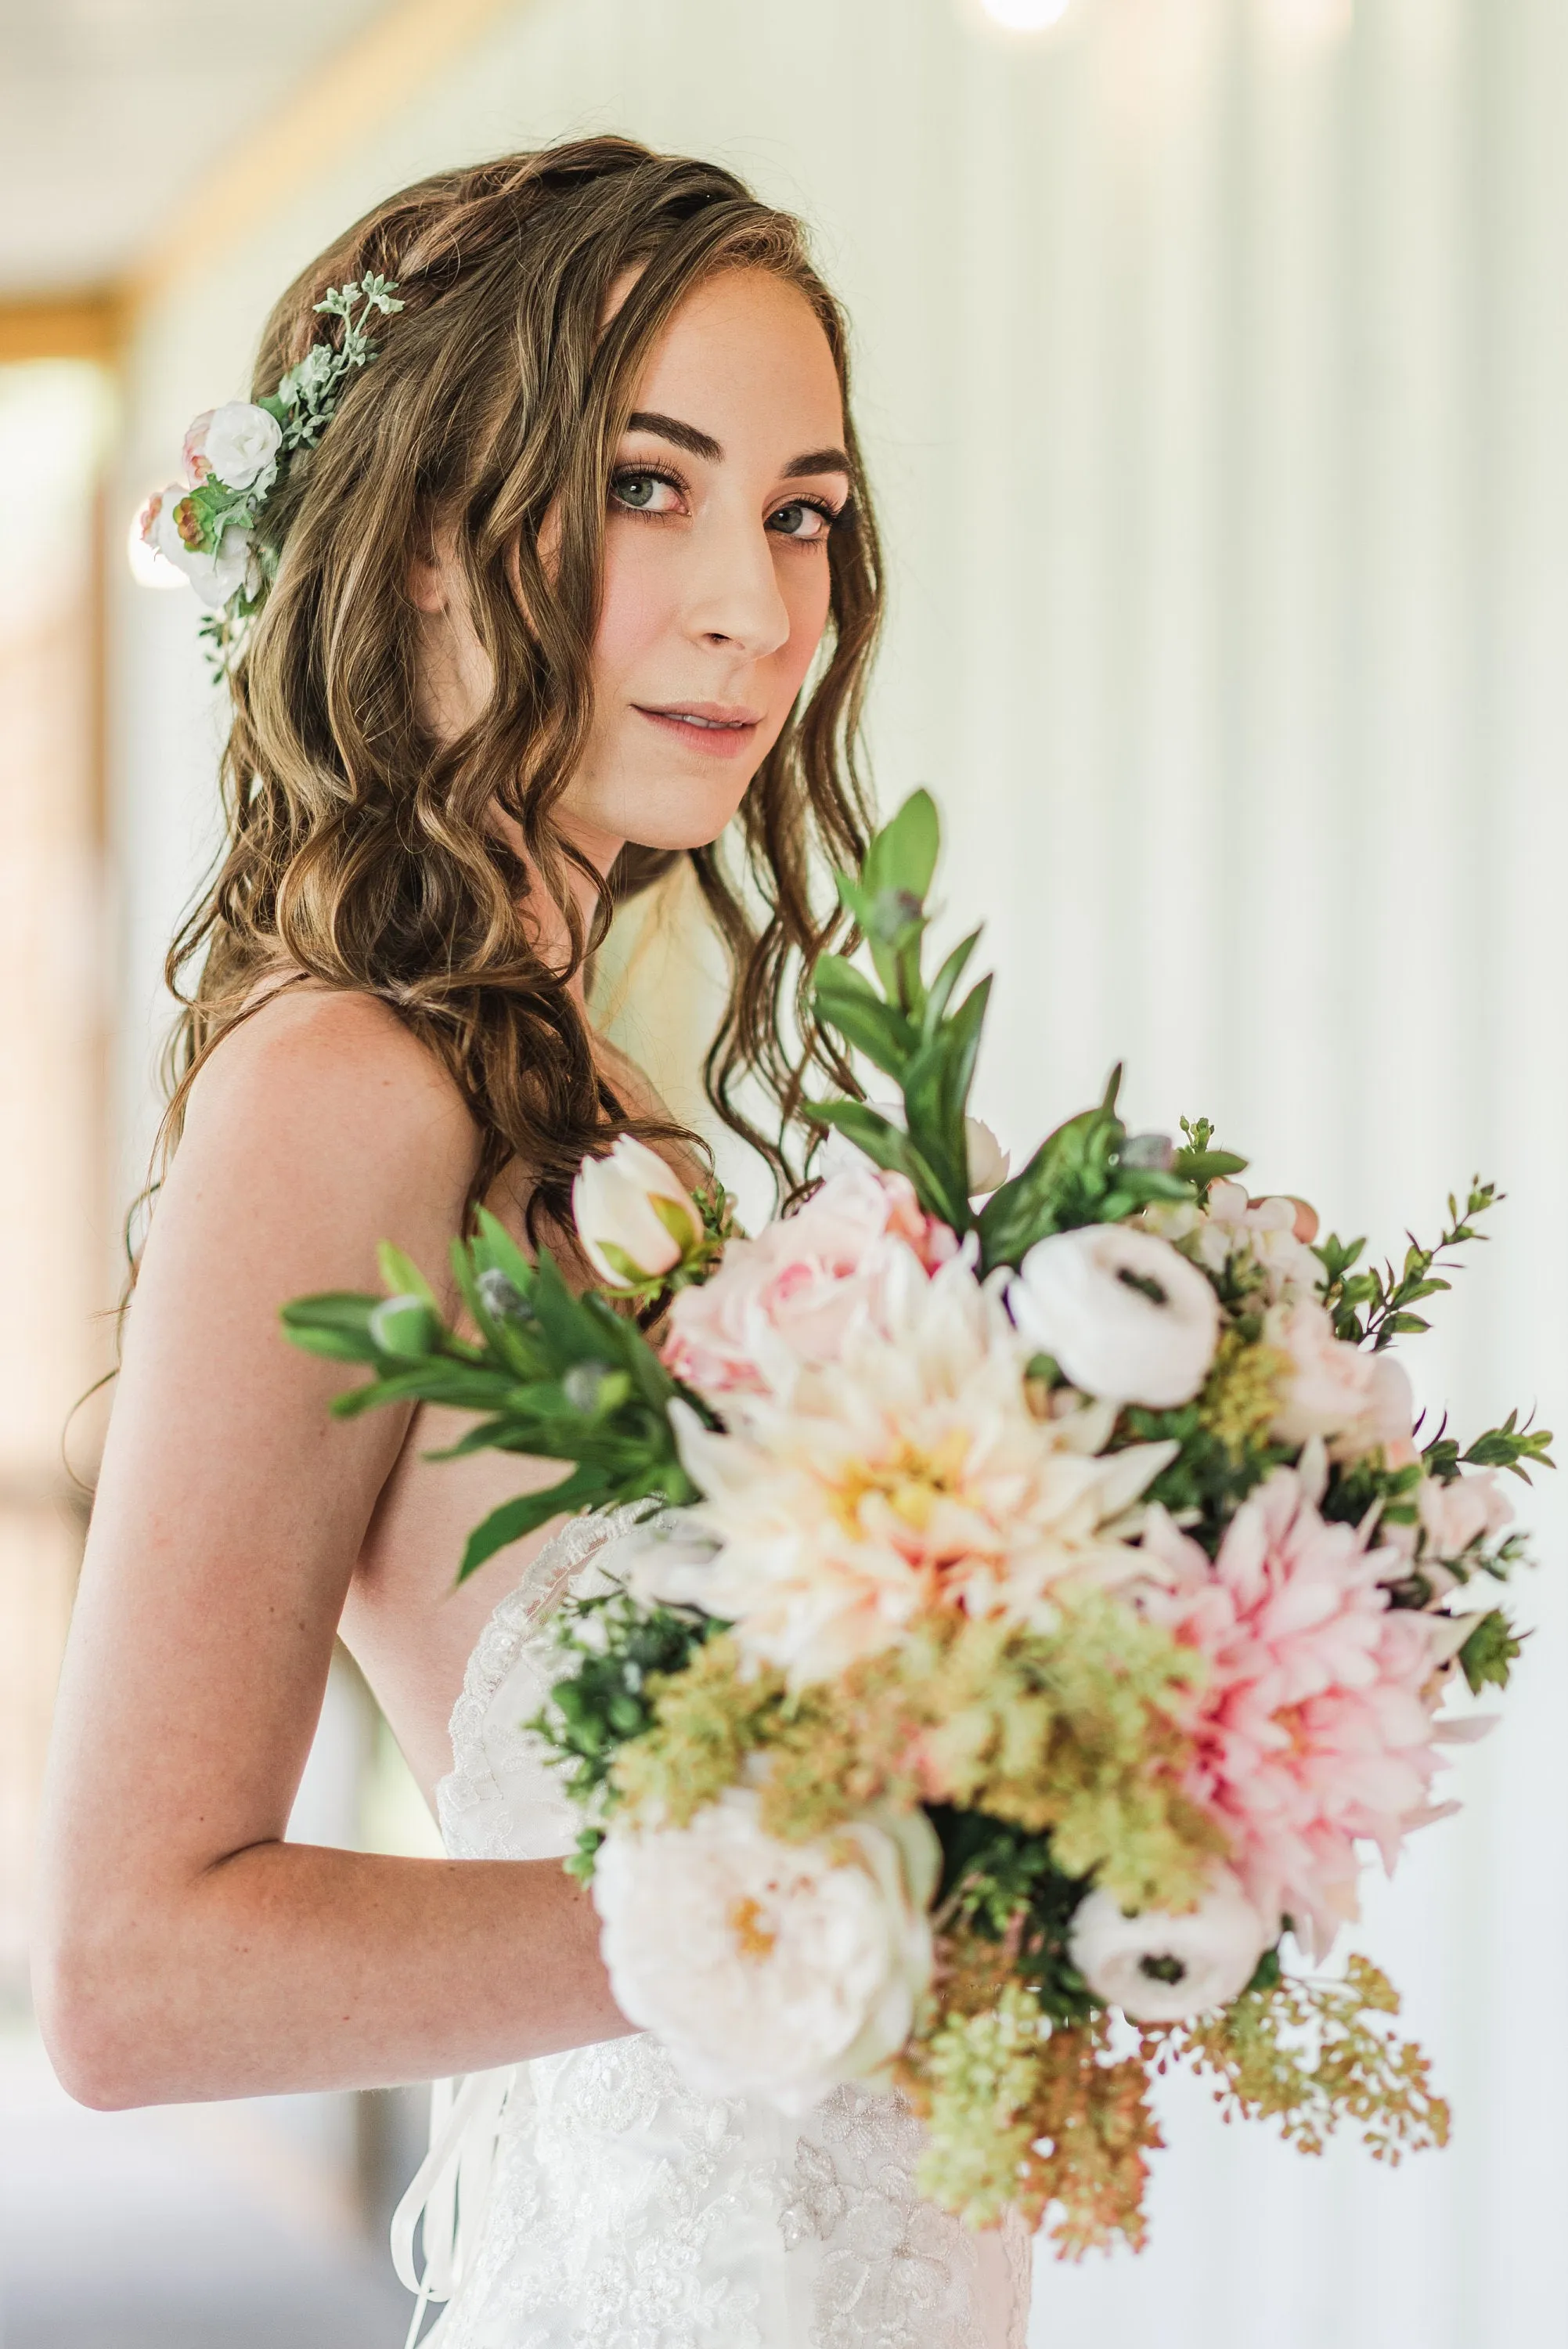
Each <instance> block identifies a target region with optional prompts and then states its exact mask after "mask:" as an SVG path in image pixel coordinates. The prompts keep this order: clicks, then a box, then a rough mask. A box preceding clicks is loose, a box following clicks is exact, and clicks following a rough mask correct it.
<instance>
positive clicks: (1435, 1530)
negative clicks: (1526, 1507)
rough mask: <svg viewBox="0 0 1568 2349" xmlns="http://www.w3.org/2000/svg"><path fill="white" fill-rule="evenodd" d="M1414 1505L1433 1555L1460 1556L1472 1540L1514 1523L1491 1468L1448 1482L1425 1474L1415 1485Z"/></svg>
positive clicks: (1506, 1498) (1504, 1494) (1511, 1506)
mask: <svg viewBox="0 0 1568 2349" xmlns="http://www.w3.org/2000/svg"><path fill="white" fill-rule="evenodd" d="M1416 1506H1417V1508H1418V1510H1419V1512H1420V1517H1421V1524H1422V1526H1423V1528H1424V1529H1425V1532H1426V1537H1427V1551H1428V1555H1429V1556H1430V1557H1439V1558H1442V1557H1462V1556H1463V1555H1464V1553H1465V1551H1466V1550H1467V1549H1469V1548H1470V1545H1471V1544H1472V1543H1473V1542H1478V1541H1483V1540H1486V1539H1488V1538H1489V1537H1491V1535H1492V1534H1500V1533H1501V1532H1502V1531H1503V1530H1504V1528H1505V1527H1506V1526H1511V1524H1512V1523H1513V1503H1512V1502H1511V1500H1510V1499H1509V1497H1508V1495H1507V1494H1506V1493H1505V1492H1504V1491H1503V1489H1502V1486H1501V1484H1500V1483H1499V1481H1498V1477H1497V1473H1496V1471H1495V1470H1494V1469H1491V1468H1483V1469H1481V1470H1480V1472H1479V1473H1478V1474H1476V1475H1470V1476H1456V1477H1455V1478H1454V1479H1453V1481H1452V1483H1451V1484H1448V1485H1445V1484H1443V1483H1441V1482H1440V1481H1439V1479H1437V1478H1435V1477H1428V1478H1427V1479H1426V1480H1425V1482H1424V1483H1423V1484H1421V1485H1419V1486H1418V1488H1417V1492H1416Z"/></svg>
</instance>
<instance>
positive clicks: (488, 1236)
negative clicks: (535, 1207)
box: [471, 1207, 537, 1297]
mask: <svg viewBox="0 0 1568 2349" xmlns="http://www.w3.org/2000/svg"><path fill="white" fill-rule="evenodd" d="M471 1249H472V1255H473V1261H474V1264H475V1266H476V1268H477V1269H478V1270H479V1271H480V1272H490V1271H491V1270H494V1271H496V1272H504V1273H505V1275H506V1277H507V1278H508V1279H509V1280H510V1281H511V1285H512V1287H513V1288H515V1289H516V1290H517V1291H518V1294H519V1295H520V1296H521V1297H529V1296H530V1295H531V1292H532V1288H533V1283H534V1276H535V1272H536V1269H537V1268H536V1267H535V1266H533V1265H531V1263H530V1262H529V1260H528V1258H527V1257H525V1256H524V1254H523V1252H522V1250H521V1248H520V1247H518V1244H517V1242H516V1241H515V1240H514V1239H513V1238H512V1236H511V1233H510V1232H509V1231H508V1230H507V1227H506V1226H505V1225H504V1224H503V1223H501V1222H500V1220H499V1219H498V1218H497V1217H496V1216H492V1215H491V1213H490V1209H489V1208H488V1207H481V1208H480V1212H479V1237H477V1238H476V1239H475V1240H474V1241H473V1242H472V1243H471Z"/></svg>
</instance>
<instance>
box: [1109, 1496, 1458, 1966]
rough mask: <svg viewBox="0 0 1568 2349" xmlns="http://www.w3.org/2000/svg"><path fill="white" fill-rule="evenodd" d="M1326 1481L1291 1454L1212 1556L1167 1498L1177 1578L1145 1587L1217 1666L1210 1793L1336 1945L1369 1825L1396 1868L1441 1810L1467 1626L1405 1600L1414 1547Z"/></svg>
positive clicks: (1251, 1875)
mask: <svg viewBox="0 0 1568 2349" xmlns="http://www.w3.org/2000/svg"><path fill="white" fill-rule="evenodd" d="M1319 1464H1321V1454H1319ZM1314 1482H1315V1476H1314V1475H1313V1474H1312V1472H1311V1469H1310V1467H1309V1468H1308V1470H1307V1472H1306V1473H1305V1474H1304V1473H1303V1472H1300V1471H1297V1470H1295V1469H1289V1468H1277V1469H1275V1470H1274V1474H1273V1475H1271V1476H1270V1477H1268V1479H1267V1480H1266V1481H1265V1483H1264V1485H1261V1486H1260V1487H1259V1489H1258V1490H1257V1491H1256V1492H1255V1493H1254V1494H1253V1496H1252V1498H1251V1499H1250V1500H1248V1501H1247V1502H1245V1503H1244V1504H1243V1506H1242V1507H1241V1508H1240V1509H1239V1510H1238V1511H1237V1513H1236V1516H1235V1518H1234V1520H1233V1523H1232V1525H1231V1527H1230V1530H1229V1532H1228V1533H1227V1534H1226V1536H1225V1538H1224V1540H1223V1542H1222V1545H1221V1547H1220V1554H1219V1557H1218V1558H1217V1559H1216V1560H1215V1561H1214V1563H1213V1564H1212V1565H1211V1564H1210V1562H1209V1559H1208V1558H1207V1557H1206V1556H1205V1555H1204V1553H1203V1551H1202V1549H1200V1547H1198V1545H1197V1543H1196V1542H1194V1541H1192V1540H1191V1539H1189V1537H1187V1536H1186V1535H1185V1534H1182V1533H1181V1532H1180V1531H1179V1530H1178V1529H1177V1527H1176V1526H1175V1525H1174V1524H1173V1523H1172V1522H1171V1518H1170V1517H1169V1516H1166V1514H1165V1513H1164V1511H1163V1510H1161V1509H1151V1510H1150V1513H1149V1522H1148V1524H1147V1526H1146V1527H1145V1530H1144V1535H1143V1547H1144V1548H1145V1550H1146V1551H1152V1552H1153V1554H1154V1556H1155V1557H1156V1558H1157V1559H1158V1560H1159V1561H1160V1565H1161V1568H1162V1569H1163V1570H1164V1581H1165V1584H1166V1587H1164V1588H1160V1589H1155V1590H1151V1591H1150V1593H1149V1594H1148V1595H1147V1596H1146V1597H1145V1599H1144V1601H1143V1603H1144V1605H1145V1606H1146V1608H1147V1609H1148V1611H1149V1612H1150V1614H1151V1615H1154V1616H1156V1617H1157V1618H1158V1619H1159V1620H1161V1622H1163V1623H1165V1624H1166V1625H1167V1626H1168V1627H1169V1628H1170V1629H1171V1630H1173V1631H1174V1632H1175V1633H1176V1635H1177V1636H1178V1638H1180V1639H1181V1640H1184V1641H1185V1642H1186V1643H1187V1644H1188V1645H1189V1646H1191V1647H1193V1648H1196V1649H1197V1650H1198V1651H1199V1652H1200V1653H1201V1654H1202V1656H1203V1657H1204V1659H1205V1660H1206V1661H1207V1663H1208V1666H1209V1678H1208V1681H1207V1683H1206V1685H1205V1687H1204V1688H1203V1690H1202V1692H1201V1693H1200V1695H1199V1697H1198V1699H1197V1720H1196V1727H1197V1732H1198V1737H1199V1746H1200V1760H1199V1764H1198V1771H1197V1781H1196V1783H1195V1785H1194V1786H1193V1789H1192V1791H1193V1793H1194V1794H1195V1795H1197V1796H1198V1798H1199V1799H1200V1800H1201V1801H1202V1802H1204V1803H1206V1804H1207V1805H1208V1806H1209V1807H1210V1808H1211V1809H1212V1811H1213V1812H1214V1813H1215V1814H1216V1815H1217V1816H1218V1817H1219V1819H1220V1821H1221V1823H1222V1826H1224V1828H1225V1830H1226V1832H1227V1833H1228V1835H1229V1836H1230V1837H1231V1842H1232V1853H1231V1857H1232V1864H1233V1867H1234V1868H1235V1870H1236V1873H1237V1874H1238V1876H1239V1877H1240V1878H1241V1879H1242V1882H1243V1885H1244V1887H1245V1889H1246V1891H1247V1893H1248V1896H1249V1898H1250V1899H1252V1900H1253V1903H1254V1904H1255V1906H1256V1907H1257V1909H1259V1911H1260V1912H1261V1913H1262V1914H1263V1915H1264V1916H1265V1917H1279V1916H1283V1915H1288V1916H1289V1917H1291V1919H1292V1920H1293V1921H1294V1926H1295V1932H1296V1936H1297V1939H1298V1940H1301V1942H1302V1943H1303V1945H1304V1947H1305V1948H1306V1949H1307V1950H1308V1951H1309V1952H1310V1953H1311V1954H1312V1955H1314V1956H1315V1957H1318V1958H1321V1957H1323V1956H1324V1955H1326V1952H1327V1950H1328V1948H1329V1945H1330V1944H1331V1943H1332V1941H1333V1940H1334V1938H1335V1935H1336V1932H1337V1931H1338V1930H1339V1927H1340V1926H1341V1925H1342V1924H1344V1923H1346V1922H1347V1921H1348V1920H1351V1919H1352V1918H1354V1917H1355V1916H1356V1915H1357V1876H1358V1874H1359V1866H1358V1861H1357V1849H1356V1846H1357V1839H1358V1838H1361V1837H1370V1838H1371V1839H1372V1840H1373V1841H1374V1842H1376V1843H1377V1846H1378V1848H1379V1849H1380V1851H1381V1852H1382V1855H1383V1858H1384V1862H1385V1865H1386V1866H1387V1867H1389V1868H1392V1866H1393V1864H1394V1861H1395V1859H1396V1857H1398V1851H1399V1848H1400V1846H1401V1844H1402V1842H1403V1840H1404V1838H1405V1837H1406V1835H1407V1834H1408V1832H1409V1830H1410V1829H1411V1828H1412V1827H1414V1826H1420V1825H1422V1824H1423V1823H1424V1821H1425V1819H1426V1817H1427V1816H1429V1815H1430V1814H1429V1804H1428V1796H1429V1790H1430V1786H1431V1782H1432V1777H1433V1774H1434V1772H1435V1771H1436V1769H1437V1766H1438V1754H1437V1738H1438V1732H1437V1730H1436V1724H1435V1722H1434V1718H1433V1715H1434V1710H1435V1698H1434V1692H1433V1691H1432V1686H1431V1683H1432V1682H1433V1676H1434V1673H1435V1671H1437V1669H1438V1667H1439V1664H1440V1663H1441V1662H1442V1661H1444V1659H1445V1656H1446V1653H1447V1652H1448V1651H1449V1649H1450V1648H1451V1645H1452V1634H1453V1630H1454V1626H1453V1625H1452V1624H1451V1623H1449V1622H1448V1621H1447V1620H1446V1619H1442V1618H1439V1617H1434V1616H1429V1615H1423V1614H1420V1613H1418V1612H1416V1611H1414V1610H1405V1609H1390V1608H1389V1606H1388V1603H1387V1596H1386V1594H1385V1593H1384V1591H1383V1590H1382V1589H1381V1588H1379V1587H1378V1578H1379V1576H1380V1575H1384V1574H1387V1572H1389V1571H1390V1569H1391V1568H1395V1569H1397V1568H1398V1564H1399V1561H1398V1559H1397V1558H1395V1557H1392V1555H1391V1554H1390V1553H1388V1552H1387V1551H1385V1550H1381V1549H1371V1548H1369V1547H1368V1543H1369V1541H1370V1538H1371V1535H1370V1531H1369V1528H1368V1527H1367V1526H1346V1525H1336V1524H1332V1523H1330V1522H1328V1521H1327V1520H1326V1519H1325V1518H1324V1517H1322V1516H1319V1514H1318V1511H1317V1507H1316V1506H1315V1498H1314V1495H1313V1492H1312V1490H1311V1486H1312V1484H1313V1483H1314Z"/></svg>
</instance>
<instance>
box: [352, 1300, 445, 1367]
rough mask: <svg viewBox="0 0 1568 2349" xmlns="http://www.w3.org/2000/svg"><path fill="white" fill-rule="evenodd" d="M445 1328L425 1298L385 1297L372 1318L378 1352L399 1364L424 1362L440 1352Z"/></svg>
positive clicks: (372, 1332) (372, 1333) (371, 1328)
mask: <svg viewBox="0 0 1568 2349" xmlns="http://www.w3.org/2000/svg"><path fill="white" fill-rule="evenodd" d="M443 1328H444V1325H443V1323H442V1320H441V1317H440V1315H439V1313H438V1311H437V1310H436V1308H435V1307H434V1306H433V1305H430V1304H428V1303H427V1302H426V1300H425V1299H424V1298H422V1297H384V1298H383V1299H381V1302H380V1304H379V1305H377V1308H376V1310H375V1311H374V1312H373V1313H372V1314H371V1316H370V1335H371V1336H372V1337H373V1338H374V1339H375V1340H376V1344H377V1349H378V1350H379V1351H380V1352H381V1353H383V1354H390V1355H391V1356H392V1358H393V1360H394V1361H398V1362H422V1361H427V1360H428V1357H429V1356H430V1355H432V1354H434V1353H437V1352H438V1350H439V1349H440V1343H441V1338H442V1334H443Z"/></svg>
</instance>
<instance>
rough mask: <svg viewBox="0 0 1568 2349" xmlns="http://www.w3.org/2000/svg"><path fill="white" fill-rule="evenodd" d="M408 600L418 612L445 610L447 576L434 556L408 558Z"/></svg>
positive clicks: (419, 555) (415, 555)
mask: <svg viewBox="0 0 1568 2349" xmlns="http://www.w3.org/2000/svg"><path fill="white" fill-rule="evenodd" d="M408 600H409V602H410V603H411V604H412V605H414V606H415V608H416V610H418V611H420V612H430V613H435V612H444V611H445V610H446V608H447V574H446V571H445V568H444V566H443V565H442V564H440V563H439V562H438V560H437V558H436V556H435V555H434V554H414V555H411V556H410V557H409V560H408Z"/></svg>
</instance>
